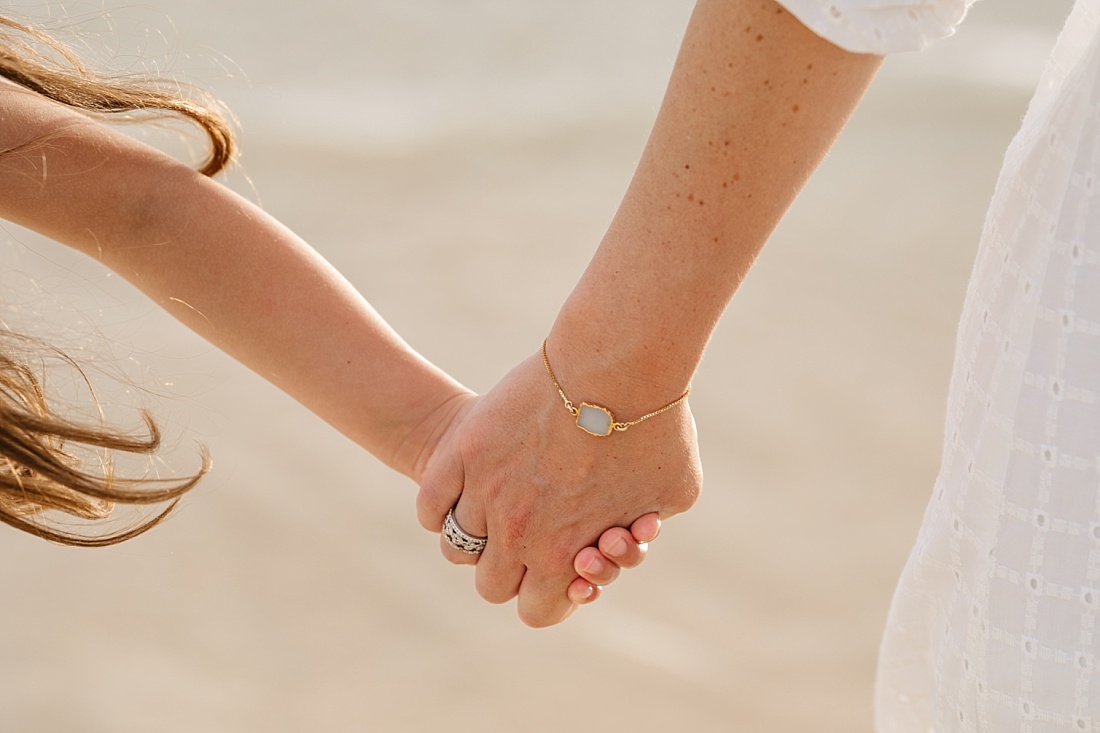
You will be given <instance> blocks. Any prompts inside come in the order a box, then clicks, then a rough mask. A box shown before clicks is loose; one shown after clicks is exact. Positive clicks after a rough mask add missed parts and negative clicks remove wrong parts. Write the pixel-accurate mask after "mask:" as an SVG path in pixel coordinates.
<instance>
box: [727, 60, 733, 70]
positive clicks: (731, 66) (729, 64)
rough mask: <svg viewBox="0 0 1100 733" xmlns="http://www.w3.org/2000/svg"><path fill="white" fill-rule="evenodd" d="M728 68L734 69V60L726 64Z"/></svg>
mask: <svg viewBox="0 0 1100 733" xmlns="http://www.w3.org/2000/svg"><path fill="white" fill-rule="evenodd" d="M726 68H727V69H732V68H733V62H732V61H730V62H729V63H728V64H726Z"/></svg>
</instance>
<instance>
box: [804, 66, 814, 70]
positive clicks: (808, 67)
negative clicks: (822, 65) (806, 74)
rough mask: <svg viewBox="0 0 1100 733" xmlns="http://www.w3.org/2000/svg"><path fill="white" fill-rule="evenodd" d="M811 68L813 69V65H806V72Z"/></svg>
mask: <svg viewBox="0 0 1100 733" xmlns="http://www.w3.org/2000/svg"><path fill="white" fill-rule="evenodd" d="M812 68H814V65H813V64H806V71H809V70H810V69H812Z"/></svg>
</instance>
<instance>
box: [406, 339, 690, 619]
mask: <svg viewBox="0 0 1100 733" xmlns="http://www.w3.org/2000/svg"><path fill="white" fill-rule="evenodd" d="M701 485H702V471H701V468H700V465H699V455H698V448H697V441H696V433H695V422H694V420H693V418H692V416H691V412H690V410H689V409H688V406H687V404H686V403H684V404H682V405H679V406H677V408H676V409H674V410H670V411H669V412H667V413H665V414H663V415H660V416H659V418H657V419H653V420H649V421H647V422H645V423H643V424H639V425H637V426H634V427H632V428H631V429H630V430H628V431H624V432H615V433H613V434H612V435H610V436H607V437H595V436H592V435H588V434H586V433H585V432H583V431H582V430H580V429H578V428H577V427H576V426H575V425H574V423H573V419H572V418H571V417H570V415H569V413H568V412H567V411H566V410H565V409H564V407H563V405H562V402H561V400H560V398H559V396H558V394H557V392H556V389H555V388H554V387H553V385H552V384H551V382H550V381H549V379H548V378H547V374H546V372H545V371H544V368H543V364H542V360H541V355H539V354H536V355H533V356H531V357H530V358H528V359H526V360H525V361H523V362H522V363H520V364H519V365H518V366H517V367H516V368H515V369H513V370H512V371H511V372H509V373H508V374H507V375H506V376H505V377H504V379H503V380H501V382H500V383H499V384H498V385H497V386H496V387H494V388H493V389H492V390H491V391H489V392H488V393H486V394H485V395H481V396H477V395H467V396H463V397H462V398H461V403H460V405H459V406H458V407H457V409H456V410H455V411H454V412H453V418H452V419H451V420H450V422H449V424H448V425H447V426H446V427H445V430H444V433H443V434H442V436H441V437H440V439H439V440H438V442H437V443H436V444H435V448H434V449H433V451H432V453H431V455H430V457H429V458H428V459H427V461H426V463H425V469H424V472H423V475H422V476H421V479H420V492H419V494H418V497H417V514H418V518H419V520H420V523H421V524H422V525H423V526H424V527H425V528H426V529H429V530H431V531H434V532H439V531H440V530H441V528H442V525H443V520H444V518H445V517H446V514H447V512H448V510H450V509H451V508H452V507H453V508H454V518H455V520H456V521H457V522H458V524H459V526H460V527H461V528H462V529H463V530H464V531H465V532H467V533H469V534H471V535H476V536H481V537H487V538H488V542H487V544H486V547H485V550H484V552H482V553H481V554H480V555H469V554H465V553H462V552H459V551H458V550H456V549H454V548H453V547H451V546H450V545H449V544H448V543H447V542H446V541H442V540H441V549H442V552H443V555H444V556H445V557H446V558H447V559H448V560H450V561H451V562H453V563H456V564H474V565H476V568H475V579H476V586H477V591H478V593H479V594H480V595H481V596H482V597H483V598H484V599H485V600H487V601H489V602H491V603H504V602H506V601H509V600H511V599H512V598H515V597H517V596H518V611H519V616H520V618H521V619H522V620H523V622H524V623H526V624H528V625H529V626H548V625H551V624H555V623H558V622H559V621H561V620H563V619H564V618H565V617H566V616H568V615H569V614H570V613H571V612H572V611H573V609H574V608H575V607H576V606H577V605H579V604H582V603H586V602H589V601H591V600H594V598H595V597H596V595H597V594H598V592H599V586H601V585H605V584H606V583H609V582H611V581H612V580H614V579H615V577H616V576H617V574H618V570H619V568H620V567H633V566H634V565H637V564H638V563H640V562H641V561H642V559H643V558H644V555H645V549H646V548H645V543H647V542H648V541H650V540H652V539H653V538H655V537H656V535H657V531H658V530H659V527H660V519H662V518H665V517H669V516H671V515H673V514H677V513H679V512H682V511H685V510H686V509H688V508H689V507H691V505H692V504H693V503H694V502H695V499H696V497H697V496H698V493H699V490H700V487H701ZM628 527H629V529H627V528H628ZM578 576H580V577H578Z"/></svg>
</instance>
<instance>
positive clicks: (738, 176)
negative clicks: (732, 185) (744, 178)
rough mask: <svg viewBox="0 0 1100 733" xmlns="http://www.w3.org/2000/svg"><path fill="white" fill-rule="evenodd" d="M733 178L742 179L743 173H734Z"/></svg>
mask: <svg viewBox="0 0 1100 733" xmlns="http://www.w3.org/2000/svg"><path fill="white" fill-rule="evenodd" d="M733 180H735V181H740V180H741V174H740V173H734V174H733Z"/></svg>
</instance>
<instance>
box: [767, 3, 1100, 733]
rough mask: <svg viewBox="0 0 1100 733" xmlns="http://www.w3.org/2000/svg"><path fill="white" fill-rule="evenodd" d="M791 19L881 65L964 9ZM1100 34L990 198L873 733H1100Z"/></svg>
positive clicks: (1070, 62)
mask: <svg viewBox="0 0 1100 733" xmlns="http://www.w3.org/2000/svg"><path fill="white" fill-rule="evenodd" d="M1035 1H1036V2H1042V0H1035ZM780 2H782V4H783V5H785V6H786V7H787V9H788V10H790V11H791V12H792V13H794V14H795V15H796V16H797V17H798V18H799V19H800V20H802V22H803V23H805V24H806V25H807V26H809V27H810V28H811V29H813V30H814V31H815V32H817V33H818V34H820V35H821V36H823V37H825V38H827V39H829V40H831V41H833V42H835V43H836V44H837V45H840V46H842V47H844V48H847V49H849V50H852V51H860V52H874V53H889V52H893V51H903V50H917V49H920V48H923V47H924V46H926V45H927V44H929V43H931V42H933V41H935V40H936V39H938V38H941V37H943V36H946V35H950V33H952V32H953V29H954V27H955V26H956V25H957V24H958V23H959V22H960V21H961V20H962V17H963V15H965V12H966V9H967V6H968V5H969V2H968V1H967V0H780ZM1098 26H1100V0H1078V2H1077V4H1076V6H1075V7H1074V9H1073V11H1072V13H1071V15H1070V18H1069V20H1068V22H1067V24H1066V27H1065V30H1063V32H1062V35H1061V37H1060V38H1059V40H1058V43H1057V44H1056V46H1055V49H1054V52H1053V55H1052V57H1051V60H1050V62H1049V63H1048V66H1047V69H1046V71H1045V73H1044V75H1043V78H1042V81H1041V82H1040V86H1039V89H1038V90H1037V92H1036V94H1035V97H1034V98H1033V100H1032V102H1031V106H1030V108H1029V110H1028V113H1027V115H1026V117H1025V118H1024V122H1023V126H1022V128H1021V130H1020V132H1019V133H1018V134H1017V136H1016V138H1015V140H1014V141H1013V142H1012V144H1011V146H1010V147H1009V150H1008V152H1007V154H1006V157H1005V163H1004V168H1003V170H1002V171H1001V175H1000V178H999V180H998V182H997V188H996V192H995V194H994V198H993V201H992V204H991V206H990V211H989V214H988V217H987V219H986V223H985V227H984V230H983V232H982V239H981V244H980V246H979V251H978V256H977V260H976V262H975V265H974V271H973V273H972V276H971V281H970V286H969V289H968V291H967V296H966V302H965V305H964V308H963V314H962V319H961V323H960V325H959V332H958V342H957V345H956V355H955V365H954V369H953V373H952V377H951V388H950V393H949V398H948V412H947V426H946V431H945V439H944V454H943V465H942V466H941V468H940V474H939V478H938V479H937V481H936V485H935V488H934V490H933V494H932V499H931V501H930V503H929V506H928V509H927V511H926V513H925V517H924V522H923V525H922V526H921V530H920V534H919V537H918V539H917V544H916V546H915V547H914V549H913V552H912V554H911V555H910V557H909V561H908V563H907V564H906V567H905V570H904V572H903V574H902V577H901V580H900V582H899V585H898V589H897V591H896V594H895V596H894V601H893V605H892V607H891V610H890V615H889V619H888V621H887V627H886V631H885V636H884V638H883V642H882V649H881V654H880V658H879V670H878V680H877V683H876V694H875V724H876V729H877V730H878V732H879V733H929V732H931V731H936V732H938V733H947V732H954V731H958V732H960V733H961V732H963V731H981V732H983V733H984V732H989V733H994V732H995V733H1009V732H1016V731H1028V732H1030V731H1034V732H1035V733H1047V732H1052V731H1073V732H1075V733H1082V732H1084V731H1100V34H1098V32H1097V30H1098Z"/></svg>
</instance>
